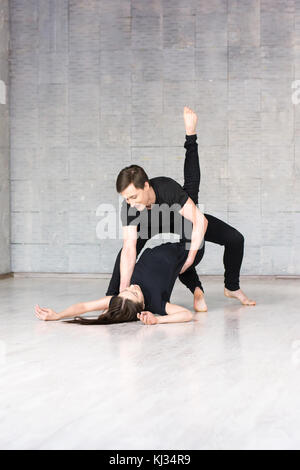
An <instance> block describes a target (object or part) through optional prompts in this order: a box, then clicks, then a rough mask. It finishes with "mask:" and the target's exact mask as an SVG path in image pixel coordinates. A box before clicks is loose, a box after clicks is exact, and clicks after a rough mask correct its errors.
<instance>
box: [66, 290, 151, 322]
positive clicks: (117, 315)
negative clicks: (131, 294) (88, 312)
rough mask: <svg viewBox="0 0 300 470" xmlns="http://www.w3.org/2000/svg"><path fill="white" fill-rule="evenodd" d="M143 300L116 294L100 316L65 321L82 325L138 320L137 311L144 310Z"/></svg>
mask: <svg viewBox="0 0 300 470" xmlns="http://www.w3.org/2000/svg"><path fill="white" fill-rule="evenodd" d="M143 307H144V305H143V302H133V301H132V300H129V299H125V298H124V297H119V296H118V295H115V296H113V297H112V298H111V300H110V303H109V307H108V309H107V310H105V311H104V313H102V314H101V315H99V317H98V318H91V319H89V318H82V317H75V318H74V320H68V321H66V322H65V323H78V324H80V325H110V324H112V323H124V322H130V321H137V320H138V318H137V313H140V312H142V311H143Z"/></svg>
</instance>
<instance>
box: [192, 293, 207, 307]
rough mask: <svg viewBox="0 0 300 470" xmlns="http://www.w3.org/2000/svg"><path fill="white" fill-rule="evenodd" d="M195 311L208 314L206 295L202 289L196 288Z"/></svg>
mask: <svg viewBox="0 0 300 470" xmlns="http://www.w3.org/2000/svg"><path fill="white" fill-rule="evenodd" d="M194 310H195V312H207V305H206V302H205V298H204V293H203V291H202V290H201V289H200V287H196V289H195V292H194Z"/></svg>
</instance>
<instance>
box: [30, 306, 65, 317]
mask: <svg viewBox="0 0 300 470" xmlns="http://www.w3.org/2000/svg"><path fill="white" fill-rule="evenodd" d="M34 311H35V314H36V316H37V317H38V319H39V320H44V321H54V320H59V319H60V317H59V315H58V313H56V312H55V311H54V310H51V308H42V307H40V306H39V305H36V306H35V307H34Z"/></svg>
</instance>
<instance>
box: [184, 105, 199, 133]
mask: <svg viewBox="0 0 300 470" xmlns="http://www.w3.org/2000/svg"><path fill="white" fill-rule="evenodd" d="M183 119H184V124H185V133H186V135H194V134H196V126H197V120H198V117H197V114H196V113H194V111H193V110H192V109H191V108H188V107H187V106H185V107H184V108H183Z"/></svg>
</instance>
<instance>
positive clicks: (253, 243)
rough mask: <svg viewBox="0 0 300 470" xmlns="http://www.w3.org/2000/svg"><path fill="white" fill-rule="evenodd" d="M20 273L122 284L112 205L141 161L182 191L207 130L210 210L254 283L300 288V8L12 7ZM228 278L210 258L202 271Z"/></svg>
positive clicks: (275, 2)
mask: <svg viewBox="0 0 300 470" xmlns="http://www.w3.org/2000/svg"><path fill="white" fill-rule="evenodd" d="M11 15H12V16H11V35H12V37H11V40H12V56H11V66H12V69H11V87H12V88H11V96H12V103H11V113H12V119H11V133H12V138H11V187H12V192H11V195H12V269H13V271H15V272H19V271H35V272H39V271H41V272H48V271H55V272H90V273H94V272H111V270H112V266H113V262H114V258H115V255H116V253H117V249H118V247H120V246H121V242H120V241H115V240H99V239H98V238H97V236H96V233H95V229H96V226H97V223H98V222H99V217H97V215H96V209H97V206H98V205H99V204H100V203H101V202H114V203H115V204H117V202H118V196H117V194H116V192H115V178H116V175H117V173H118V172H119V170H120V169H121V168H122V167H124V166H125V165H127V164H130V163H131V162H132V163H133V162H134V163H137V164H140V165H142V166H143V167H144V168H145V170H146V171H147V172H148V174H149V176H150V177H153V176H158V175H167V176H171V177H173V178H175V179H177V180H178V181H179V182H180V183H182V180H183V177H182V172H183V159H184V148H183V144H184V135H185V132H184V128H183V121H182V110H183V106H184V105H188V106H190V107H192V108H194V109H195V110H196V111H197V113H198V116H199V121H198V122H199V126H198V142H199V150H200V159H201V166H202V186H201V192H200V201H201V203H203V204H204V208H205V211H206V212H208V213H211V214H215V215H216V216H219V217H221V218H222V219H224V220H225V221H228V222H229V223H230V224H232V225H234V226H235V227H237V228H238V229H239V230H241V231H242V233H243V234H244V235H245V238H246V248H245V261H244V265H243V270H242V273H243V274H300V250H299V248H300V221H299V217H300V205H299V200H300V104H299V105H295V104H293V102H292V93H293V92H294V91H295V90H293V89H292V83H293V82H294V81H295V80H296V79H297V78H298V79H299V80H300V66H299V63H300V62H299V58H300V2H299V1H298V0H260V1H259V0H245V1H238V0H209V1H208V0H188V1H187V2H182V1H179V0H176V1H174V0H173V1H167V0H166V1H162V0H153V1H151V0H147V1H146V0H144V1H141V0H132V1H130V0H119V1H113V2H112V1H111V0H101V1H100V0H84V1H83V0H81V1H80V0H69V1H68V0H40V1H38V0H11ZM199 269H200V271H201V272H205V273H212V274H214V273H221V272H222V249H221V248H220V247H216V246H212V245H210V246H209V244H207V250H206V257H205V259H204V261H203V263H202V265H201V267H200V268H199Z"/></svg>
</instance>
